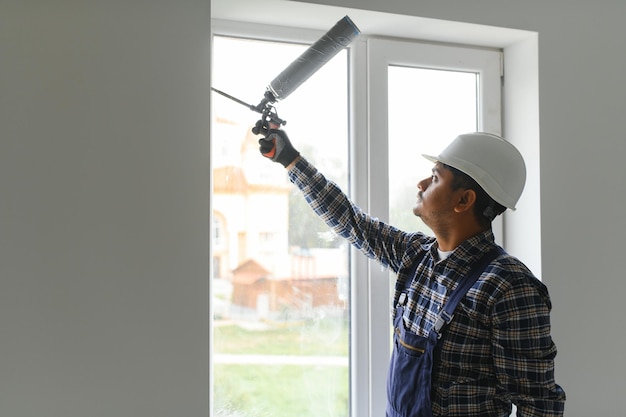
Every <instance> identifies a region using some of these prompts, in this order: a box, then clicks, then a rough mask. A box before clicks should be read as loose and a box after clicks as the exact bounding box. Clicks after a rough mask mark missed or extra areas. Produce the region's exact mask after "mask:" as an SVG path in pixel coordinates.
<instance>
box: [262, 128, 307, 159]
mask: <svg viewBox="0 0 626 417" xmlns="http://www.w3.org/2000/svg"><path fill="white" fill-rule="evenodd" d="M259 151H260V152H261V155H263V156H264V157H266V158H268V159H271V160H272V161H274V162H279V163H280V164H282V166H284V167H285V168H286V167H287V166H288V165H289V164H291V163H292V162H293V161H294V160H295V159H296V158H297V157H298V156H299V155H300V152H298V151H297V150H296V149H295V148H294V147H293V145H292V144H291V142H290V141H289V138H288V137H287V134H286V133H285V132H284V131H282V130H279V129H269V130H268V131H267V134H266V136H265V137H264V138H262V139H259Z"/></svg>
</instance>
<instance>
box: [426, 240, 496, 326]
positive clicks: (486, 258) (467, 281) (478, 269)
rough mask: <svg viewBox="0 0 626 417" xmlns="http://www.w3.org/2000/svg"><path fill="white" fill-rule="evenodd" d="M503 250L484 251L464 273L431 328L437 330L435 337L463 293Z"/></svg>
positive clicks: (452, 313)
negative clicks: (476, 261)
mask: <svg viewBox="0 0 626 417" xmlns="http://www.w3.org/2000/svg"><path fill="white" fill-rule="evenodd" d="M503 253H504V251H503V250H502V248H500V247H499V246H496V247H494V248H492V249H491V250H490V251H489V252H487V253H485V254H484V255H483V256H482V258H480V260H479V261H478V263H477V264H476V266H475V267H474V268H472V270H471V271H470V273H469V274H467V275H465V276H464V277H463V278H462V279H461V282H459V285H458V286H457V287H456V288H455V289H454V291H452V294H450V298H448V302H447V303H446V304H445V306H444V307H443V309H442V311H441V314H439V317H437V321H436V322H435V326H434V327H433V330H434V331H435V332H437V337H438V338H441V329H442V328H443V326H445V325H446V324H449V323H450V322H451V321H452V319H453V318H454V310H455V309H456V306H457V305H458V304H459V302H460V301H461V299H462V298H463V297H465V294H467V292H468V291H469V289H470V288H472V286H473V285H474V283H475V282H476V281H477V280H478V278H479V277H480V275H481V274H482V273H483V272H484V270H485V268H487V266H488V265H489V263H490V262H491V261H493V260H494V259H495V258H496V257H497V256H498V255H501V254H503Z"/></svg>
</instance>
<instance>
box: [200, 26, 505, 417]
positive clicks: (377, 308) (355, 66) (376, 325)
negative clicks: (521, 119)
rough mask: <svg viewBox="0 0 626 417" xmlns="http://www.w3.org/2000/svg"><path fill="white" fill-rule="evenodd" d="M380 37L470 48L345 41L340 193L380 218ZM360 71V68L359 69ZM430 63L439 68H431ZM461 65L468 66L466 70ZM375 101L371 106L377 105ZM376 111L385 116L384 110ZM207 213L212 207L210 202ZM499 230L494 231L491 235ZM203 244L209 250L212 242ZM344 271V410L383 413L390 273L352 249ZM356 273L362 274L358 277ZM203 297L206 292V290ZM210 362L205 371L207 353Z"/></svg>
mask: <svg viewBox="0 0 626 417" xmlns="http://www.w3.org/2000/svg"><path fill="white" fill-rule="evenodd" d="M211 29H212V33H211V35H212V37H213V36H214V35H220V36H231V37H248V38H255V39H259V40H268V41H277V42H286V43H312V42H314V41H315V40H317V39H318V38H319V37H320V36H321V35H322V34H323V33H324V31H317V30H306V29H301V28H286V27H278V26H273V25H264V24H256V23H243V22H235V21H227V20H220V19H212V24H211ZM386 42H396V43H397V42H405V43H407V44H411V45H415V44H421V45H430V46H429V47H437V48H441V47H445V48H471V47H466V46H458V47H457V46H450V45H443V44H436V45H435V44H432V43H421V42H419V41H417V40H391V39H380V38H375V37H367V36H364V35H361V36H360V37H358V38H357V39H356V40H355V41H354V42H353V43H352V44H351V45H350V46H349V53H348V59H349V72H350V73H349V85H350V93H349V119H350V120H349V135H350V148H349V164H350V166H349V180H348V184H349V185H348V187H349V188H348V190H346V191H348V194H349V195H350V196H351V198H352V199H353V200H354V201H355V202H356V203H357V204H358V205H359V206H360V207H363V208H364V209H365V210H366V211H368V212H371V213H376V215H377V217H380V218H381V219H385V218H386V217H387V216H388V207H387V205H386V201H387V196H388V185H387V184H386V183H384V182H383V181H380V180H379V179H378V178H384V177H386V175H382V176H381V175H379V174H380V173H381V172H385V173H386V170H387V158H386V155H387V151H386V146H387V139H386V136H387V133H386V126H387V124H386V117H385V121H384V122H381V121H380V120H377V121H376V123H374V122H373V121H372V120H370V119H368V115H370V114H379V113H380V108H379V107H377V106H379V105H381V104H382V103H381V102H380V98H381V97H384V105H386V94H385V93H386V91H380V90H375V91H374V92H372V89H371V85H372V84H373V83H374V84H377V85H379V86H380V84H382V83H381V82H380V78H377V77H380V68H377V67H376V66H375V65H371V64H370V63H371V62H373V61H374V59H378V58H381V57H380V56H379V54H378V53H376V54H374V55H377V56H378V58H373V57H372V54H373V50H372V48H373V47H375V46H376V44H382V43H386ZM379 47H380V46H379ZM374 49H375V48H374ZM383 49H384V48H383ZM479 49H480V48H478V49H476V50H479ZM392 61H393V60H392ZM379 64H380V63H379ZM393 64H402V62H400V61H397V60H396V61H394V62H393ZM255 65H256V64H255ZM364 68H365V70H362V69H364ZM437 68H441V67H440V66H438V67H437ZM464 68H465V69H467V68H466V67H464ZM376 80H378V82H376ZM385 86H386V83H385ZM385 88H386V87H385ZM377 100H378V103H376V102H377ZM497 100H498V111H500V102H499V100H500V97H499V96H498V99H497ZM490 103H491V102H490ZM383 114H386V113H385V112H383ZM500 119H501V117H500V113H498V126H497V128H494V127H492V126H482V127H483V128H484V129H485V130H490V131H493V132H496V133H500V125H499V123H500ZM382 127H384V129H383V130H381V129H382ZM374 138H376V139H374ZM374 155H375V157H374ZM381 160H384V166H383V165H381V164H380V161H381ZM416 174H417V173H416ZM211 212H212V208H211V207H210V213H211ZM500 233H501V232H498V234H500ZM210 247H211V248H212V246H211V245H210ZM209 259H211V257H210V258H209ZM350 276H351V277H361V278H360V279H350V285H351V288H350V298H351V311H350V314H351V323H352V324H351V329H350V334H351V340H350V346H351V347H350V401H351V404H350V415H351V416H375V415H384V409H385V404H386V397H385V381H386V373H387V366H388V361H387V358H388V357H389V351H390V347H389V344H388V343H386V340H388V338H387V335H388V330H389V328H390V323H389V310H388V308H387V306H388V300H389V286H388V279H389V277H388V273H387V271H385V270H383V268H381V267H380V265H378V264H377V263H375V262H373V261H370V260H367V259H366V258H365V257H364V256H362V255H361V254H360V253H358V251H357V250H355V249H354V248H351V252H350ZM363 277H366V278H365V279H364V278H363ZM209 296H211V293H210V290H209ZM209 304H211V303H209ZM209 308H211V306H209ZM209 317H210V319H209V320H210V326H211V328H212V312H210V315H209ZM381 335H382V336H383V337H381ZM211 343H212V335H211V337H210V349H211V351H210V352H212V346H211ZM357 347H358V348H357ZM210 352H209V354H210ZM209 364H210V368H211V357H210V356H209ZM209 381H210V391H209V401H210V404H212V403H213V402H212V401H211V396H212V393H213V385H212V384H213V381H212V375H210V378H209Z"/></svg>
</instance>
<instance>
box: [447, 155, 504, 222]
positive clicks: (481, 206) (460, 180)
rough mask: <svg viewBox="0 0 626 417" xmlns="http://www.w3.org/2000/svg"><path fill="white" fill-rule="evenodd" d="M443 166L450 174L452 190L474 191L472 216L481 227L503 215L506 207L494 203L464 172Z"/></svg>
mask: <svg viewBox="0 0 626 417" xmlns="http://www.w3.org/2000/svg"><path fill="white" fill-rule="evenodd" d="M443 166H444V167H445V168H446V169H448V170H450V171H451V172H452V176H453V179H452V189H453V190H458V189H459V188H464V189H466V190H474V192H475V193H476V203H475V204H474V215H475V216H476V219H477V220H478V221H479V222H480V223H481V224H482V225H483V226H488V225H490V224H491V222H492V221H493V219H495V218H496V216H498V215H500V214H502V213H504V211H505V210H506V207H504V206H503V205H502V204H500V203H498V202H496V201H495V200H494V199H493V198H491V197H490V196H489V194H487V192H486V191H485V190H483V187H481V186H480V185H478V183H477V182H476V181H475V180H474V179H473V178H472V177H470V176H469V175H467V174H466V173H465V172H463V171H460V170H458V169H456V168H454V167H451V166H450V165H446V164H443Z"/></svg>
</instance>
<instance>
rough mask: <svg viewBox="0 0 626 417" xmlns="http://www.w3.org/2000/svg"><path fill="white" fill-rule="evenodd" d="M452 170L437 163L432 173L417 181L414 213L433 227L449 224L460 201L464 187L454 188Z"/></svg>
mask: <svg viewBox="0 0 626 417" xmlns="http://www.w3.org/2000/svg"><path fill="white" fill-rule="evenodd" d="M452 180H453V174H452V171H450V170H449V169H447V168H445V167H444V166H443V165H442V164H441V163H439V162H438V163H436V164H435V166H434V167H433V169H432V175H431V176H430V177H427V178H424V179H423V180H421V181H420V182H418V183H417V189H418V190H419V191H418V193H417V202H416V203H415V207H413V214H415V215H416V216H418V217H420V218H421V219H422V221H423V222H424V223H425V224H426V225H427V226H428V227H430V228H431V229H435V228H436V227H437V226H441V225H444V224H447V223H448V222H449V219H450V216H451V215H452V214H454V208H455V206H456V205H457V204H458V203H459V201H460V198H461V194H462V192H463V190H462V189H458V190H454V191H453V190H452Z"/></svg>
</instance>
